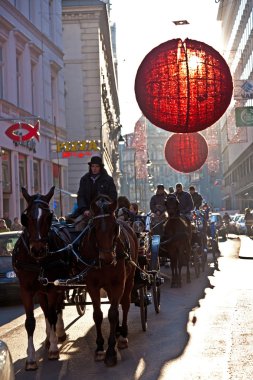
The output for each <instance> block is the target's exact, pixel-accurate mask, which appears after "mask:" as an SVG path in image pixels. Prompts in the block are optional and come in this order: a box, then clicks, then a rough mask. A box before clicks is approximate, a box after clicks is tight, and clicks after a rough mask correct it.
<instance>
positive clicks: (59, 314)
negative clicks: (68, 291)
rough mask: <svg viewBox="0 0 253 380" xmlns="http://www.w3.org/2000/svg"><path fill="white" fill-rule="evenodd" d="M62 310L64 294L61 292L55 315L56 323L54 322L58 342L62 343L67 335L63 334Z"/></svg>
mask: <svg viewBox="0 0 253 380" xmlns="http://www.w3.org/2000/svg"><path fill="white" fill-rule="evenodd" d="M63 309H64V292H61V293H60V294H59V296H58V302H57V308H56V314H57V322H56V335H57V337H58V342H59V343H62V342H64V341H65V340H66V338H67V334H66V332H65V327H64V322H63V317H62V311H63Z"/></svg>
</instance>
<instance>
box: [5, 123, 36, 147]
mask: <svg viewBox="0 0 253 380" xmlns="http://www.w3.org/2000/svg"><path fill="white" fill-rule="evenodd" d="M39 127H40V124H39V121H38V122H37V123H36V125H31V124H27V123H15V124H12V125H11V126H10V127H9V128H8V129H7V130H6V131H5V134H6V136H8V137H9V138H10V139H11V140H12V141H15V142H20V141H29V140H31V139H33V138H35V139H36V140H38V141H40V138H39V136H40V132H39Z"/></svg>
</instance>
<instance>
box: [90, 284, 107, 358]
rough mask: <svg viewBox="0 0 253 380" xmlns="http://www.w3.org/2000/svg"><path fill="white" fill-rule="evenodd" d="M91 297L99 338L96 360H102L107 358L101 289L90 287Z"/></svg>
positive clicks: (97, 340)
mask: <svg viewBox="0 0 253 380" xmlns="http://www.w3.org/2000/svg"><path fill="white" fill-rule="evenodd" d="M88 292H89V295H90V298H91V300H92V305H93V320H94V323H95V326H96V332H97V339H96V344H97V348H96V350H95V361H101V360H104V358H105V350H104V338H103V335H102V329H101V327H102V322H103V312H102V310H101V304H100V289H99V288H97V289H88Z"/></svg>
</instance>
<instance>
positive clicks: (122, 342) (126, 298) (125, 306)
mask: <svg viewBox="0 0 253 380" xmlns="http://www.w3.org/2000/svg"><path fill="white" fill-rule="evenodd" d="M133 278H134V275H133V276H131V278H128V279H127V282H126V285H125V289H124V294H123V296H122V299H121V307H122V326H121V327H120V330H119V331H120V336H119V338H118V348H119V349H121V350H122V349H124V348H128V338H127V336H128V323H127V317H128V312H129V309H130V304H131V292H132V288H133Z"/></svg>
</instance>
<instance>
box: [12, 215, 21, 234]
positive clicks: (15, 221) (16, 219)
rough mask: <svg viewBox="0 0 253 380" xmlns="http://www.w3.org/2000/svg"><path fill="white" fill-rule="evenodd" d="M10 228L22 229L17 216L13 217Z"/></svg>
mask: <svg viewBox="0 0 253 380" xmlns="http://www.w3.org/2000/svg"><path fill="white" fill-rule="evenodd" d="M10 229H11V231H22V230H23V226H22V224H21V223H20V222H19V220H18V217H17V216H16V217H15V218H14V220H13V223H12V225H11V228H10Z"/></svg>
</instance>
